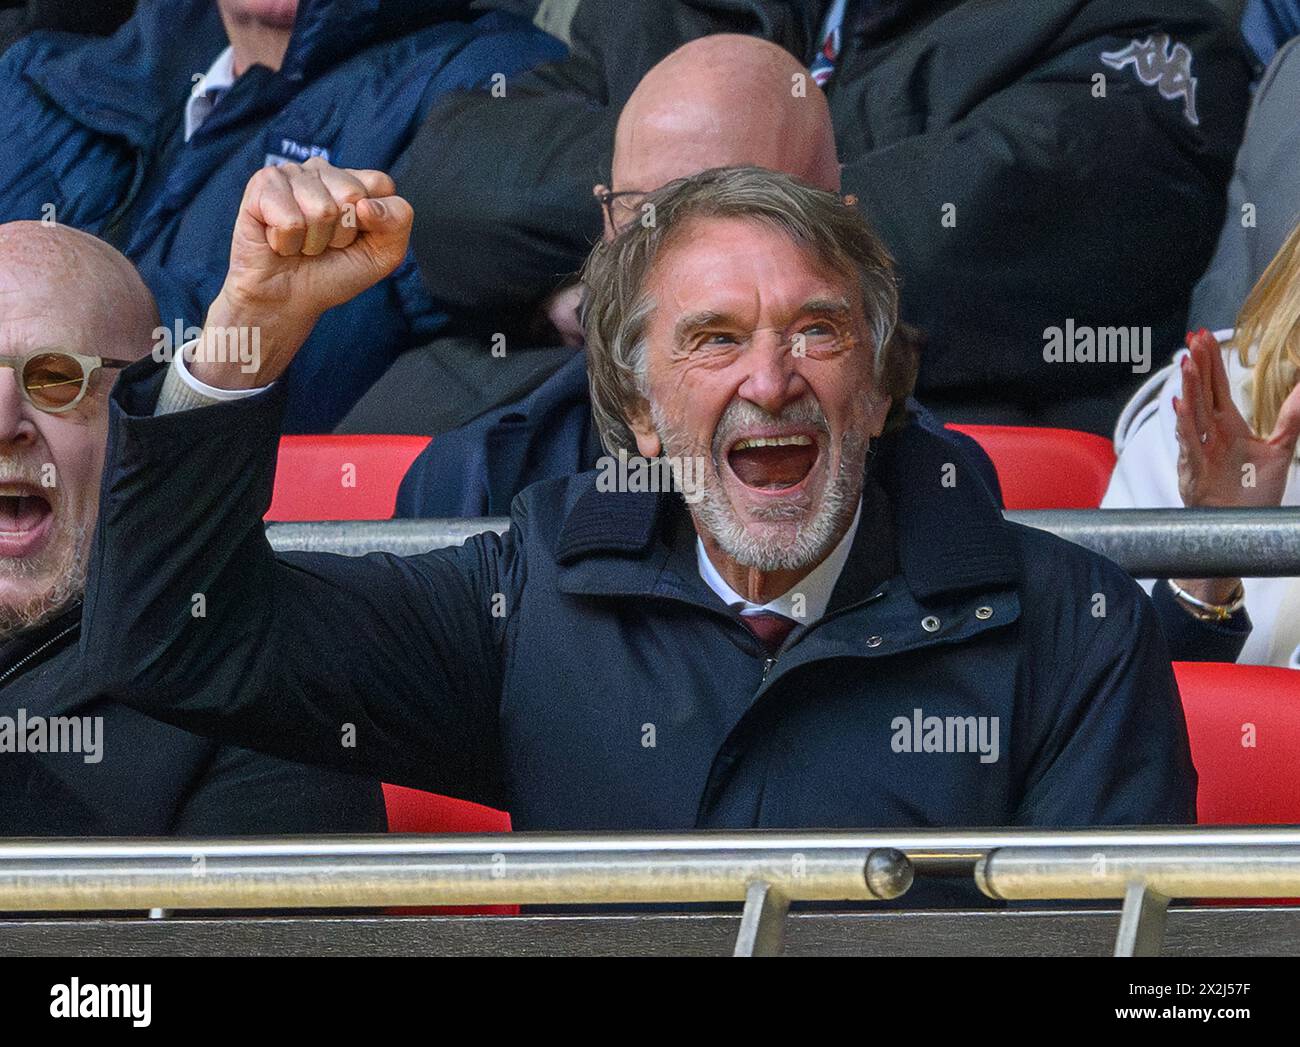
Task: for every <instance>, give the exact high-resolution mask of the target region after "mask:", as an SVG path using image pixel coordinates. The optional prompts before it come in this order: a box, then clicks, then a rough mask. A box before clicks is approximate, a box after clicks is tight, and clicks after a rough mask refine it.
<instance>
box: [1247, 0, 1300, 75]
mask: <svg viewBox="0 0 1300 1047" xmlns="http://www.w3.org/2000/svg"><path fill="white" fill-rule="evenodd" d="M1241 35H1242V36H1244V37H1245V38H1246V43H1248V44H1250V49H1251V50H1252V51H1253V52H1254V53H1255V57H1256V58H1258V59H1259V64H1260V65H1262V66H1264V65H1268V64H1269V63H1270V62H1272V61H1273V56H1274V55H1276V54H1277V52H1278V49H1279V48H1280V47H1281V46H1282V45H1283V44H1285V43H1286V42H1287V41H1288V40H1290V39H1291V38H1292V37H1294V36H1297V35H1300V2H1298V0H1247V3H1246V5H1245V11H1244V12H1243V13H1242V16H1241Z"/></svg>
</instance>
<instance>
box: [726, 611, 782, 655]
mask: <svg viewBox="0 0 1300 1047" xmlns="http://www.w3.org/2000/svg"><path fill="white" fill-rule="evenodd" d="M740 620H741V621H742V622H744V623H745V625H746V627H747V628H748V629H749V631H750V632H751V633H753V634H754V635H755V636H757V637H758V642H759V643H761V644H762V645H763V646H764V647H765V648H766V649H767V653H768V654H769V655H774V654H776V652H777V651H778V650H780V648H781V645H782V644H783V643H785V638H786V637H787V636H789V635H790V630H791V629H793V628H794V627H795V624H796V623H795V620H794V619H793V618H787V617H786V616H785V615H783V614H777V613H776V612H775V611H759V612H758V614H742V615H741V616H740Z"/></svg>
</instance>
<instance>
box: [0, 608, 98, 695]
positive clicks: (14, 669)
mask: <svg viewBox="0 0 1300 1047" xmlns="http://www.w3.org/2000/svg"><path fill="white" fill-rule="evenodd" d="M80 626H81V623H80V622H73V623H72V624H71V625H69V626H68V627H67V628H66V629H64V630H63V632H61V633H58V634H57V635H55V636H51V637H50V638H49V639H48V640H46V641H45V642H44V643H43V644H41V645H40V646H39V647H37V648H36V650H34V651H28V652H27V653H26V654H25V655H23V656H22V657H21V658H19V659H18V661H16V662H14V664H13V665H11V666H9V668H8V669H6V670H5V671H4V673H3V674H0V684H2V683H4V682H5V681H6V680H8V679H9V677H11V676H13V675H14V673H16V672H17V671H18V670H19V669H21V668H22V667H23V666H24V665H26V664H27V663H28V662H30V661H31V660H32V659H33V658H35V657H36V656H37V655H38V654H40V653H41V652H42V651H46V650H48V649H49V648H51V647H53V646H54V645H55V644H56V643H58V642H59V641H60V640H62V639H63V638H64V637H65V636H67V635H68V633H70V632H72V631H73V630H74V629H77V628H79V627H80Z"/></svg>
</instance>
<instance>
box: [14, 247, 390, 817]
mask: <svg viewBox="0 0 1300 1047" xmlns="http://www.w3.org/2000/svg"><path fill="white" fill-rule="evenodd" d="M157 322H158V312H157V309H156V308H155V306H154V303H153V300H152V298H151V297H150V295H149V291H148V289H147V288H146V287H145V286H144V284H143V283H141V281H140V278H139V276H137V275H136V273H135V271H134V270H133V269H132V268H131V265H130V263H129V262H128V261H127V260H126V259H125V258H123V257H122V256H121V255H120V254H118V253H117V252H116V251H114V250H113V249H112V248H110V247H108V246H106V245H105V244H103V243H101V242H99V241H97V240H95V239H93V238H92V237H90V236H88V235H86V234H84V233H80V232H77V231H75V230H71V229H67V228H62V227H59V226H49V227H47V226H44V225H42V224H40V223H37V222H18V223H11V224H6V225H2V226H0V360H2V362H3V367H0V835H4V836H12V835H20V836H48V835H53V836H75V835H90V836H114V835H124V836H162V835H167V834H173V833H175V834H185V835H196V836H204V835H241V834H249V833H332V832H382V831H383V830H384V828H385V819H384V808H383V798H382V796H381V794H380V789H379V785H378V783H377V782H375V781H369V780H366V779H362V778H357V777H353V776H352V775H348V774H343V773H340V772H337V771H322V770H319V769H317V768H312V767H306V766H303V765H300V764H292V763H287V762H284V761H282V760H277V759H273V758H271V757H267V756H262V755H259V754H257V753H253V752H250V751H248V750H247V749H239V748H233V747H228V746H220V745H216V744H214V743H212V742H210V741H208V740H206V739H204V738H200V737H198V736H197V735H193V734H189V733H187V732H185V731H182V730H180V729H178V728H175V727H170V726H167V725H165V724H162V723H160V722H158V721H157V720H153V719H150V718H148V717H145V716H142V715H141V714H139V713H137V712H135V711H133V710H131V709H128V708H127V707H126V706H124V705H120V704H117V703H116V702H113V701H111V700H109V698H108V696H107V694H106V692H105V690H104V684H103V681H102V680H97V679H95V678H94V677H91V676H89V675H88V674H87V673H85V672H84V671H83V668H82V665H83V663H82V662H81V654H80V651H79V640H80V634H81V612H82V597H83V593H84V590H85V588H86V576H87V569H88V566H89V561H90V552H91V545H92V539H93V536H94V531H95V521H96V516H97V508H98V504H99V486H100V475H101V473H102V471H103V466H104V444H105V436H106V431H107V427H108V393H109V389H110V387H111V385H112V380H113V379H114V378H115V377H116V375H117V373H118V368H119V367H120V366H121V365H122V364H124V363H127V362H129V361H130V360H131V359H134V358H135V357H138V356H141V355H142V354H143V352H144V351H145V349H147V347H148V344H149V339H148V335H149V331H150V330H151V328H152V327H153V326H154V325H155V324H157ZM44 346H57V347H58V349H57V350H55V349H48V348H41V347H44ZM68 354H79V357H74V356H70V355H68ZM101 354H102V355H101ZM109 631H110V632H112V631H113V627H112V625H110V626H109ZM110 642H112V641H110Z"/></svg>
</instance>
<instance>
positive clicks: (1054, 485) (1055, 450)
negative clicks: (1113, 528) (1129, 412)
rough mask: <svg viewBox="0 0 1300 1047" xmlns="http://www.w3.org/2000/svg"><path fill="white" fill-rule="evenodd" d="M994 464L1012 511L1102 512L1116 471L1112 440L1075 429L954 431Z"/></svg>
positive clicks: (987, 427) (974, 428) (1012, 427)
mask: <svg viewBox="0 0 1300 1047" xmlns="http://www.w3.org/2000/svg"><path fill="white" fill-rule="evenodd" d="M947 428H949V429H953V430H956V431H957V432H959V433H965V434H966V435H967V436H969V437H971V438H972V439H974V440H975V441H976V443H978V444H979V445H980V446H981V447H983V448H984V450H985V452H987V454H988V456H989V457H990V458H992V459H993V467H994V468H995V469H996V470H997V471H998V480H999V481H1001V483H1002V497H1003V500H1004V501H1005V502H1006V507H1007V508H1008V509H1096V508H1097V507H1098V506H1099V505H1101V497H1102V495H1104V494H1105V493H1106V485H1107V484H1108V483H1110V474H1111V472H1112V471H1113V470H1114V468H1115V448H1114V447H1113V445H1112V444H1111V442H1110V441H1109V440H1106V439H1104V438H1103V437H1100V436H1095V435H1093V434H1092V433H1080V432H1075V431H1074V430H1072V429H1046V428H1043V429H1039V428H1032V427H1029V426H1020V425H949V426H948V427H947Z"/></svg>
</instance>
